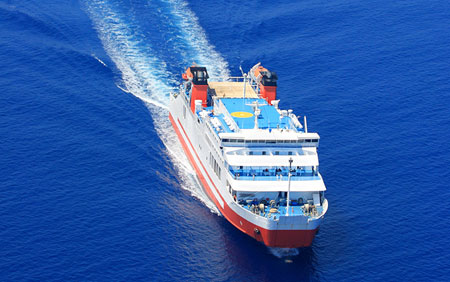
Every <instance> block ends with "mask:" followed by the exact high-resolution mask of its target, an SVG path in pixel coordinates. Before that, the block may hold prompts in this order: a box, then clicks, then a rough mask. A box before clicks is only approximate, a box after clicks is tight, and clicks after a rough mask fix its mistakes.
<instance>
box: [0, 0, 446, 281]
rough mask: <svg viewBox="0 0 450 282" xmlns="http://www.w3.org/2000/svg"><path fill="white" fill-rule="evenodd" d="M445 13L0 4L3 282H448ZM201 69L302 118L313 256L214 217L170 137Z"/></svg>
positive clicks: (382, 5) (376, 2)
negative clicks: (313, 206)
mask: <svg viewBox="0 0 450 282" xmlns="http://www.w3.org/2000/svg"><path fill="white" fill-rule="evenodd" d="M449 11H450V2H449V1H442V0H439V1H435V0H407V1H406V0H404V1H400V0H393V1H381V0H369V1H354V0H327V1H320V0H315V1H313V0H302V1H292V0H291V1H286V0H281V1H265V0H263V1H244V2H243V1H234V0H230V1H206V0H197V1H183V0H166V1H163V0H161V1H149V0H129V1H118V0H80V1H73V0H68V1H49V0H39V1H27V0H1V1H0V89H1V95H0V281H449V280H450V250H449V248H450V200H449V199H450V172H449V169H450V161H449V160H450V146H449V143H450V13H449ZM193 62H196V63H197V64H198V65H202V66H206V67H207V68H208V70H209V73H210V76H229V75H231V76H232V75H239V74H240V71H239V66H242V68H243V69H244V70H248V69H249V68H250V67H252V66H253V65H254V64H256V63H258V62H261V63H262V64H263V65H264V66H265V67H267V68H269V69H270V70H272V71H275V72H277V74H278V76H279V81H278V85H279V87H278V97H279V98H280V99H281V103H280V106H281V107H282V108H291V109H294V112H295V113H296V114H297V115H302V116H303V115H306V116H307V117H308V128H309V130H310V131H317V132H318V133H319V134H320V136H321V142H320V148H319V158H320V168H321V173H322V175H323V177H324V179H325V183H326V185H327V189H328V190H327V192H326V197H327V198H328V201H329V205H330V208H329V210H328V213H327V215H326V219H325V221H324V223H323V225H322V226H321V229H320V233H319V234H318V236H317V237H316V239H315V241H314V243H313V245H312V247H309V248H303V249H291V250H283V249H274V248H267V247H265V246H264V245H262V244H261V243H258V242H256V241H254V240H253V239H251V238H250V237H247V236H246V235H244V234H242V233H241V232H240V231H238V230H237V229H235V228H234V227H233V226H232V225H231V224H230V223H228V222H227V221H226V220H225V219H224V217H222V216H221V215H220V214H219V213H218V211H217V209H216V208H215V207H214V205H213V204H212V202H211V201H210V200H209V199H208V197H207V196H206V195H205V193H204V192H203V190H202V188H201V187H200V185H199V183H198V181H197V180H196V178H195V175H194V171H193V169H192V167H191V166H190V165H189V162H188V161H187V159H186V157H184V154H183V152H182V149H181V146H180V144H179V142H178V140H177V139H176V135H175V133H174V131H173V130H172V128H171V126H170V123H169V122H168V119H167V116H168V112H167V106H168V97H169V93H170V92H171V91H173V88H174V87H176V86H177V84H178V82H179V81H180V76H181V73H182V72H183V70H184V69H185V68H186V67H187V66H189V65H190V64H192V63H193Z"/></svg>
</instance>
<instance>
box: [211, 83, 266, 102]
mask: <svg viewBox="0 0 450 282" xmlns="http://www.w3.org/2000/svg"><path fill="white" fill-rule="evenodd" d="M208 84H209V90H210V92H211V94H213V95H216V96H217V97H219V98H243V97H244V82H230V81H225V82H209V83H208ZM245 98H258V95H257V94H256V92H255V90H253V88H252V87H251V86H250V85H249V84H248V83H247V85H246V87H245Z"/></svg>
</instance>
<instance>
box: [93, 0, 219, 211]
mask: <svg viewBox="0 0 450 282" xmlns="http://www.w3.org/2000/svg"><path fill="white" fill-rule="evenodd" d="M168 4H169V7H170V8H171V9H174V10H173V14H172V15H174V18H173V19H172V21H173V22H174V23H176V24H179V26H177V29H178V30H180V31H183V33H182V34H183V36H182V39H183V41H184V42H183V44H182V45H185V47H186V49H187V50H189V52H183V53H182V54H181V55H182V56H185V57H184V58H183V61H185V62H188V61H191V62H193V61H195V62H196V63H197V64H199V65H202V66H206V67H207V68H208V71H209V72H210V73H211V75H212V76H218V75H222V76H227V75H228V69H227V64H226V62H225V61H224V60H223V58H222V57H221V56H220V55H219V54H218V53H217V52H216V51H215V50H214V47H213V46H211V45H210V44H209V43H208V41H207V39H206V35H205V33H204V31H203V30H202V28H201V27H200V26H199V25H198V23H197V20H196V17H195V16H194V14H193V13H192V12H191V11H190V10H189V9H188V7H187V5H186V4H183V2H182V1H169V2H168ZM178 5H180V6H178ZM85 7H86V11H87V13H88V15H89V16H90V18H91V19H92V22H93V25H94V28H95V29H96V31H97V33H98V36H99V38H100V40H101V42H102V44H103V47H104V49H105V51H106V53H107V54H108V55H109V57H110V58H111V60H112V61H113V62H114V63H115V65H116V67H117V68H118V69H119V70H120V72H121V75H122V77H121V78H122V84H123V85H117V86H118V87H119V88H120V89H121V90H123V91H124V92H127V93H131V94H133V95H134V96H136V97H138V98H139V99H141V100H142V101H144V102H145V104H146V106H147V108H148V109H149V111H150V114H151V115H152V118H153V120H154V126H155V129H156V132H157V133H158V135H159V137H160V138H161V140H162V142H163V143H164V145H165V147H166V151H167V154H168V155H169V157H170V158H171V160H172V162H173V163H174V165H175V168H176V170H177V171H178V173H179V176H180V179H181V183H180V184H181V186H182V187H183V189H185V190H188V191H190V192H191V194H192V195H193V196H195V197H196V198H198V199H200V200H201V201H202V202H203V203H205V205H206V206H207V207H208V208H209V209H210V210H211V211H212V212H215V213H217V214H219V211H218V209H217V208H216V207H215V205H214V203H213V202H212V201H211V200H210V199H209V198H208V196H207V195H206V194H205V193H204V190H203V189H202V188H201V185H200V184H199V183H198V180H197V178H196V177H195V172H194V170H193V168H192V167H191V165H190V164H189V161H188V159H187V158H186V156H185V154H184V153H183V149H182V147H181V145H180V143H179V141H178V138H177V136H176V134H175V132H174V131H173V129H172V126H171V124H170V121H169V119H168V111H167V109H168V103H169V95H170V92H172V91H174V87H175V86H176V85H177V83H178V81H179V76H180V74H173V73H171V72H169V71H167V62H164V61H162V60H160V59H159V58H158V56H157V52H156V51H155V50H154V49H152V46H151V42H148V40H146V36H145V34H144V33H143V32H142V30H140V29H139V23H137V22H133V17H129V16H127V15H123V14H121V13H120V12H118V11H117V10H118V9H117V7H116V6H114V4H113V3H109V2H108V1H99V0H97V1H86V2H85ZM184 17H188V18H189V19H190V20H189V21H187V20H184ZM170 51H176V50H170ZM188 53H195V54H197V56H195V57H193V58H191V57H186V56H187V54H188ZM96 59H97V58H96ZM97 60H98V59H97ZM183 67H184V66H183Z"/></svg>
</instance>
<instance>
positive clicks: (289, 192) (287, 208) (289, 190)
mask: <svg viewBox="0 0 450 282" xmlns="http://www.w3.org/2000/svg"><path fill="white" fill-rule="evenodd" d="M292 162H293V160H292V157H291V158H290V159H289V174H288V192H287V199H286V216H289V199H290V196H291V175H292V174H291V171H292Z"/></svg>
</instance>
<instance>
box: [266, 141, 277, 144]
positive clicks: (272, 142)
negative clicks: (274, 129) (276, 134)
mask: <svg viewBox="0 0 450 282" xmlns="http://www.w3.org/2000/svg"><path fill="white" fill-rule="evenodd" d="M275 142H276V141H275V140H267V143H272V144H273V143H275Z"/></svg>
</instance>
